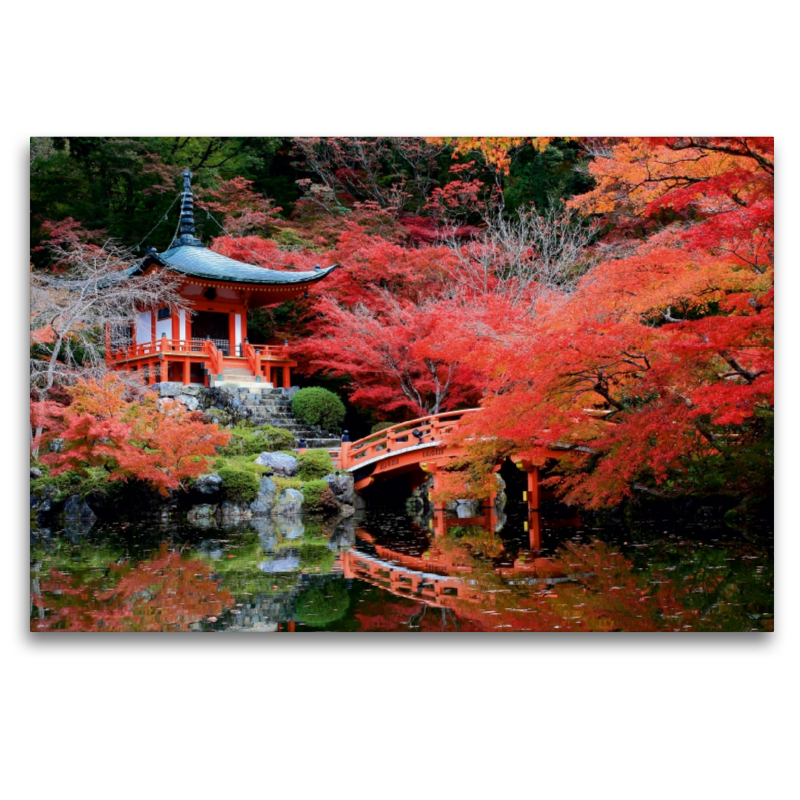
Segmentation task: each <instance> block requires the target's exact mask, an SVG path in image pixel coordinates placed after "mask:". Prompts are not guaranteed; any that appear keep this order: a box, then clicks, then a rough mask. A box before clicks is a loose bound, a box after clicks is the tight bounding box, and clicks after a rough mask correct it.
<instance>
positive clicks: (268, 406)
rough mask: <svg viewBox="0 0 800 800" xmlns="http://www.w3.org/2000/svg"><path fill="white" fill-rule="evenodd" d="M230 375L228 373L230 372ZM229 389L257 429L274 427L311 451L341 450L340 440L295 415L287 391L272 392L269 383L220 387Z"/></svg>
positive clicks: (235, 403)
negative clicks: (291, 435) (258, 426)
mask: <svg viewBox="0 0 800 800" xmlns="http://www.w3.org/2000/svg"><path fill="white" fill-rule="evenodd" d="M226 372H227V370H226ZM216 385H217V386H218V387H219V388H222V389H228V393H229V394H230V395H231V396H232V399H233V400H234V406H235V408H236V410H237V412H238V413H239V414H240V415H242V416H244V417H246V418H247V419H248V420H249V422H250V423H251V424H253V425H273V426H274V427H276V428H283V429H284V430H288V431H291V433H292V434H294V436H295V438H296V439H297V442H298V444H299V443H300V440H301V439H303V440H304V441H305V444H306V447H307V448H309V449H323V450H338V449H340V448H341V445H342V442H341V439H340V438H339V437H338V436H335V435H333V434H331V433H330V432H328V431H325V430H322V429H321V428H318V427H316V426H314V425H307V424H306V423H304V422H301V421H300V420H298V419H297V418H296V417H294V416H293V415H292V411H291V397H290V395H289V394H288V393H286V392H285V391H284V390H283V389H271V388H270V387H269V384H266V383H254V382H251V383H248V384H246V385H244V386H237V385H234V384H232V383H231V384H229V385H222V386H220V385H219V384H216Z"/></svg>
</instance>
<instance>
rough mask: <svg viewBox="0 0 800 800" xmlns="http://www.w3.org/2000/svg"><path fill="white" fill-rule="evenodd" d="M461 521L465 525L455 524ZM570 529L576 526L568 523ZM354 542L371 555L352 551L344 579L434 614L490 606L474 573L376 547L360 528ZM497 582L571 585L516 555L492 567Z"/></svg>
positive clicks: (344, 556) (529, 557)
mask: <svg viewBox="0 0 800 800" xmlns="http://www.w3.org/2000/svg"><path fill="white" fill-rule="evenodd" d="M459 521H463V520H459ZM570 523H574V521H572V520H571V521H570ZM356 536H357V537H358V539H360V540H362V541H365V542H368V543H369V544H370V545H371V546H372V548H373V549H374V551H375V555H368V554H366V553H364V552H363V551H361V550H357V549H354V548H353V549H350V550H347V551H344V552H342V553H341V562H340V563H341V566H342V569H343V571H344V577H345V578H358V579H359V580H362V581H365V582H366V583H370V584H372V585H373V586H377V587H379V588H381V589H384V590H385V591H387V592H390V593H391V594H394V595H396V596H398V597H405V598H407V599H409V600H417V601H420V602H423V603H425V605H428V606H432V607H435V608H450V609H455V608H456V607H457V606H458V604H459V601H462V602H467V603H480V602H483V603H487V602H491V601H492V593H491V590H489V591H488V592H487V590H486V587H482V586H481V585H480V584H481V581H480V579H479V578H478V577H477V576H473V568H472V567H471V566H469V565H468V564H454V563H451V562H450V561H448V560H447V559H446V558H445V557H443V556H442V555H440V554H436V553H426V554H424V555H422V556H413V555H410V554H408V553H403V552H400V551H398V550H393V549H391V548H389V547H385V546H382V545H380V544H378V543H377V542H375V539H374V537H373V536H372V535H371V534H370V533H368V532H367V531H365V530H363V529H361V528H359V529H358V530H357V531H356ZM490 571H491V572H493V573H494V574H495V575H497V576H500V577H506V578H507V577H513V578H515V579H524V580H525V582H526V583H530V584H543V585H552V584H557V583H563V582H565V581H570V580H574V577H575V576H569V575H566V574H565V573H564V572H563V570H562V569H561V568H559V567H558V566H556V564H555V563H554V562H553V561H552V560H551V559H549V558H542V557H539V556H538V555H537V554H536V553H535V552H528V553H520V554H519V556H518V557H517V558H516V559H515V561H514V563H513V564H508V565H505V566H496V567H490Z"/></svg>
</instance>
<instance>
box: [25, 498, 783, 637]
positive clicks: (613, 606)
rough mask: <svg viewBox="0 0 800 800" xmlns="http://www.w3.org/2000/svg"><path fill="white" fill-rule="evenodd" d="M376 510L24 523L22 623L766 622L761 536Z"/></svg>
mask: <svg viewBox="0 0 800 800" xmlns="http://www.w3.org/2000/svg"><path fill="white" fill-rule="evenodd" d="M717 519H718V515H717V514H711V513H710V512H709V513H703V512H702V511H700V512H695V513H694V514H693V515H691V516H690V517H688V518H679V517H675V516H664V515H663V514H662V515H658V516H657V515H649V516H648V515H642V516H641V517H639V518H636V519H632V518H626V517H624V516H623V515H621V514H616V515H614V514H612V515H606V516H604V517H598V516H587V517H585V518H581V517H578V516H576V515H575V514H574V512H570V511H568V510H566V509H563V508H560V507H557V506H553V507H552V508H550V509H544V510H543V511H542V512H541V513H540V514H539V513H534V514H531V513H530V512H526V511H525V512H523V511H522V510H520V509H518V508H517V509H510V510H508V513H507V514H501V515H500V519H497V518H495V517H494V516H492V517H491V518H489V517H488V516H486V517H482V516H480V514H478V515H476V516H472V517H467V518H464V519H459V518H458V517H457V516H456V514H455V513H454V512H449V513H448V514H447V515H444V514H441V513H440V514H439V515H438V516H435V515H430V514H429V515H428V517H424V516H415V515H414V514H412V513H409V512H406V511H405V510H403V509H398V508H393V509H392V508H384V509H373V510H368V511H365V512H360V513H358V514H357V515H356V516H355V517H351V518H349V519H344V520H339V521H338V522H335V523H333V522H325V521H321V520H315V519H311V518H305V519H300V518H297V519H279V518H273V519H266V520H249V521H247V522H242V523H240V524H237V525H233V526H228V527H225V528H217V527H193V526H191V525H189V524H187V523H185V522H180V523H177V522H170V523H164V522H161V521H146V520H140V521H137V522H130V521H128V522H126V521H120V522H117V523H114V524H95V525H93V526H91V527H87V526H83V527H81V526H80V525H77V526H71V527H68V528H65V529H55V528H50V529H44V528H43V529H40V530H35V531H33V532H32V534H31V604H30V627H31V630H32V631H105V632H111V631H206V632H216V633H228V632H273V631H276V632H277V631H281V632H301V631H303V632H316V631H402V632H419V631H449V632H452V631H493V632H499V631H506V632H508V631H557V632H565V631H683V632H688V631H770V630H772V629H773V613H774V605H773V578H774V573H773V549H772V536H771V530H766V529H765V528H766V527H767V526H765V525H764V524H761V525H759V526H756V527H757V528H758V530H756V531H755V532H754V531H752V530H734V529H731V528H729V527H726V526H724V525H723V524H721V523H720V522H718V521H716V520H717Z"/></svg>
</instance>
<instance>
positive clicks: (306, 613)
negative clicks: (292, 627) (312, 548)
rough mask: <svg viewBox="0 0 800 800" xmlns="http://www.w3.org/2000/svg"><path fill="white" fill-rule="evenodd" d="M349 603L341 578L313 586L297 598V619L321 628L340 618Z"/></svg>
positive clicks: (348, 596) (295, 609)
mask: <svg viewBox="0 0 800 800" xmlns="http://www.w3.org/2000/svg"><path fill="white" fill-rule="evenodd" d="M349 605H350V595H349V593H348V591H347V585H346V584H345V582H344V581H343V580H336V581H331V582H330V583H326V584H324V585H323V586H315V587H313V588H312V589H308V591H306V592H304V593H303V594H301V595H300V597H298V598H297V602H296V603H295V607H294V611H295V614H296V616H297V619H298V620H299V621H300V622H304V623H305V624H306V625H311V626H312V627H314V628H322V627H324V626H325V625H329V624H330V623H331V622H336V620H339V619H341V618H342V617H343V616H344V615H345V614H346V613H347V608H348V606H349Z"/></svg>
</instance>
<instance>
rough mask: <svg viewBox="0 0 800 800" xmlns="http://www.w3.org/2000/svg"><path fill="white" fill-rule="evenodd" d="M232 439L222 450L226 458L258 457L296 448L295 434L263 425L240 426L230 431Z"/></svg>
mask: <svg viewBox="0 0 800 800" xmlns="http://www.w3.org/2000/svg"><path fill="white" fill-rule="evenodd" d="M230 434H231V439H230V442H228V444H227V446H226V447H224V448H223V449H222V455H224V456H243V455H244V456H256V455H258V454H259V453H264V452H270V453H271V452H274V451H276V450H291V449H292V448H293V447H294V446H295V438H294V434H293V433H292V432H291V431H287V430H286V429H284V428H275V427H274V426H272V425H262V426H261V427H259V428H246V427H244V426H242V425H239V426H237V427H235V428H231V429H230Z"/></svg>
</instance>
